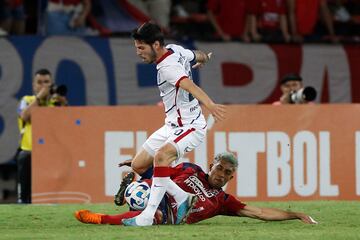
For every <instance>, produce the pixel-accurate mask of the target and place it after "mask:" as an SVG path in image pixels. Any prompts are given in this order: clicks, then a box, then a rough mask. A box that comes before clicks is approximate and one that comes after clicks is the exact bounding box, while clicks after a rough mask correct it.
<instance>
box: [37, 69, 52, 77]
mask: <svg viewBox="0 0 360 240" xmlns="http://www.w3.org/2000/svg"><path fill="white" fill-rule="evenodd" d="M38 74H39V75H50V76H51V73H50V71H49V70H47V69H46V68H42V69H39V70H37V71H36V72H35V75H38Z"/></svg>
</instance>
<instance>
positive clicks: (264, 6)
mask: <svg viewBox="0 0 360 240" xmlns="http://www.w3.org/2000/svg"><path fill="white" fill-rule="evenodd" d="M246 12H247V13H249V14H254V15H256V16H258V24H259V27H260V28H268V29H276V28H279V26H280V15H284V14H286V2H285V0H246Z"/></svg>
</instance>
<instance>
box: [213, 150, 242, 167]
mask: <svg viewBox="0 0 360 240" xmlns="http://www.w3.org/2000/svg"><path fill="white" fill-rule="evenodd" d="M220 160H224V161H226V162H229V163H231V164H232V165H234V167H235V168H237V167H238V165H239V163H238V160H237V158H236V157H235V155H234V154H232V153H230V152H223V153H219V154H217V155H216V156H215V159H214V163H217V162H219V161H220Z"/></svg>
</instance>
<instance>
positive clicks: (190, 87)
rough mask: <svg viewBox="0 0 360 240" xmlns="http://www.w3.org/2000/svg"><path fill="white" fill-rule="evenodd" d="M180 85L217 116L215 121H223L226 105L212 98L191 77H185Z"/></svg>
mask: <svg viewBox="0 0 360 240" xmlns="http://www.w3.org/2000/svg"><path fill="white" fill-rule="evenodd" d="M180 87H181V88H182V89H184V90H186V91H188V92H189V93H191V94H192V95H193V96H194V97H195V98H196V99H197V100H199V101H200V102H201V103H202V104H204V106H205V107H206V108H207V109H208V110H209V111H210V113H211V114H212V115H213V117H214V118H215V121H216V122H218V121H222V120H224V119H225V113H226V110H225V106H224V105H221V104H216V103H214V102H213V101H212V100H211V98H210V97H209V96H208V95H207V94H206V93H205V92H204V91H203V90H202V89H201V88H199V87H198V86H197V85H196V84H195V83H193V82H192V81H191V80H190V79H188V78H185V79H182V80H181V82H180Z"/></svg>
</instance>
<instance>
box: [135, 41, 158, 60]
mask: <svg viewBox="0 0 360 240" xmlns="http://www.w3.org/2000/svg"><path fill="white" fill-rule="evenodd" d="M135 48H136V54H137V55H138V56H139V57H140V58H141V59H142V61H143V62H145V63H154V62H155V61H156V52H155V50H154V48H153V47H152V45H150V44H147V43H145V42H143V41H139V40H135Z"/></svg>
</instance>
